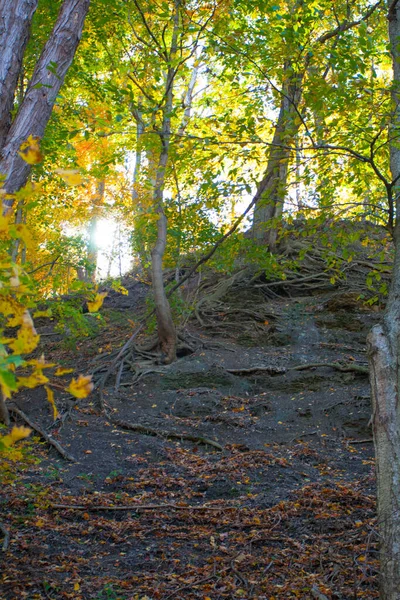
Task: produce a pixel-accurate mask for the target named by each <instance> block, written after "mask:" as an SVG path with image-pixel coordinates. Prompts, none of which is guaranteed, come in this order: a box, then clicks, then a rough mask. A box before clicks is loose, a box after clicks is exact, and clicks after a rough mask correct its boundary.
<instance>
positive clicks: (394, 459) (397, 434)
mask: <svg viewBox="0 0 400 600" xmlns="http://www.w3.org/2000/svg"><path fill="white" fill-rule="evenodd" d="M388 19H389V41H390V48H391V53H392V61H393V79H394V81H393V91H392V99H393V113H392V115H393V116H392V123H391V127H390V139H392V140H393V139H397V140H398V136H399V133H400V49H399V39H400V5H398V4H397V0H395V1H394V2H392V1H390V2H389V13H388ZM390 167H391V173H392V181H393V191H394V196H395V198H396V223H395V228H394V244H395V259H394V264H393V275H392V283H391V288H390V291H389V297H388V303H387V307H386V311H385V314H384V318H383V323H382V324H381V325H377V326H375V327H374V328H373V329H372V331H371V333H370V335H369V336H368V355H369V363H370V371H371V375H370V376H371V392H372V408H373V417H372V426H373V432H374V443H375V454H376V476H377V493H378V522H379V530H380V542H381V552H380V556H381V586H380V598H381V600H400V395H399V390H400V185H399V182H400V146H399V144H398V141H396V142H393V141H392V142H391V146H390Z"/></svg>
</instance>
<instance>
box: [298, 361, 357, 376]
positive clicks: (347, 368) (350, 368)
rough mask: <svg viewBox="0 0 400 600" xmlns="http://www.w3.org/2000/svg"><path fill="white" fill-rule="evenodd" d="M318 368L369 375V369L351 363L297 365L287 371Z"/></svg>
mask: <svg viewBox="0 0 400 600" xmlns="http://www.w3.org/2000/svg"><path fill="white" fill-rule="evenodd" d="M319 367H330V368H331V369H336V370H337V371H341V372H342V373H360V374H362V375H369V368H368V367H363V366H362V365H356V364H353V363H340V362H336V363H311V364H306V365H297V366H296V367H290V368H289V369H288V371H306V370H307V369H318V368H319Z"/></svg>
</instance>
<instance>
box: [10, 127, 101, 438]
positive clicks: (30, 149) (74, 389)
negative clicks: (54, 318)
mask: <svg viewBox="0 0 400 600" xmlns="http://www.w3.org/2000/svg"><path fill="white" fill-rule="evenodd" d="M20 150H21V151H20V156H21V157H22V158H23V159H24V160H25V161H26V162H27V163H29V164H31V165H33V164H37V163H38V162H40V161H41V160H42V155H41V152H40V147H39V140H38V139H36V138H33V137H32V136H29V138H28V139H27V141H26V142H25V143H24V144H22V145H21V148H20ZM59 174H60V175H61V176H63V177H64V178H65V180H66V181H67V183H69V184H71V185H76V184H77V183H80V181H81V178H80V175H79V176H78V174H77V173H76V172H75V171H74V172H71V171H68V172H67V171H63V172H62V173H61V172H60V173H59ZM0 192H1V190H0ZM25 192H26V190H25ZM1 196H3V197H4V196H5V194H4V193H3V194H0V197H1ZM24 197H29V193H28V192H26V193H25V195H24ZM3 213H5V211H4V210H3ZM12 218H13V216H12V211H8V212H7V214H2V215H1V216H0V390H1V393H2V396H3V399H4V400H7V399H10V398H11V396H12V394H13V393H15V392H17V391H18V390H20V389H21V388H28V389H32V388H36V387H39V386H44V387H45V390H46V393H47V400H48V402H49V403H50V405H51V407H52V411H53V417H54V419H56V418H57V416H58V410H57V406H56V403H55V399H54V391H53V390H52V388H51V385H52V384H51V381H50V377H48V376H47V375H45V374H44V370H45V369H52V368H54V367H57V365H56V364H55V363H51V362H46V361H45V359H44V357H43V356H42V357H41V358H39V359H37V358H30V357H29V355H31V354H32V352H34V351H35V350H36V349H37V347H38V344H39V341H40V336H39V335H38V333H37V332H36V329H35V325H34V322H33V319H32V316H31V312H30V310H31V308H32V307H33V305H34V302H33V298H32V296H33V292H32V287H31V283H30V279H29V277H28V276H27V274H26V273H25V272H24V270H23V268H22V267H21V266H19V265H17V264H16V263H14V262H13V261H12V259H11V252H10V248H11V247H12V245H13V243H15V241H16V240H22V241H23V242H24V244H25V245H26V246H27V247H29V246H30V244H31V243H32V236H31V234H30V231H29V228H28V227H27V226H26V225H24V224H15V223H13V222H12ZM104 297H105V294H97V295H96V298H95V299H94V302H93V308H94V309H95V310H98V309H99V308H100V306H101V304H102V303H103V300H104ZM34 315H35V316H36V317H38V316H41V317H43V316H51V314H49V312H48V311H37V312H36V313H34ZM5 333H7V335H5ZM21 369H23V372H22V374H20V370H21ZM67 372H70V370H69V369H62V368H57V369H56V370H55V373H54V375H55V376H62V375H64V374H65V373H67ZM64 389H65V391H67V392H68V393H70V394H71V395H72V396H74V397H75V398H85V397H86V396H88V395H89V394H90V392H91V391H92V389H93V384H92V382H91V378H90V377H85V376H83V375H80V376H79V377H78V378H77V379H72V381H71V382H70V384H69V385H68V386H67V387H65V388H64ZM29 433H30V429H27V428H26V427H14V428H13V429H12V431H11V432H10V433H9V434H7V435H3V436H0V450H4V449H7V448H9V447H11V446H13V445H14V444H15V443H16V442H17V441H19V440H21V439H24V438H26V437H27V436H28V435H29Z"/></svg>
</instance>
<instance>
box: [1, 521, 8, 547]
mask: <svg viewBox="0 0 400 600" xmlns="http://www.w3.org/2000/svg"><path fill="white" fill-rule="evenodd" d="M0 531H1V533H2V534H3V535H4V540H3V545H2V547H1V549H2V551H3V552H7V550H8V546H9V544H10V532H9V530H8V529H7V527H6V526H5V525H3V523H0Z"/></svg>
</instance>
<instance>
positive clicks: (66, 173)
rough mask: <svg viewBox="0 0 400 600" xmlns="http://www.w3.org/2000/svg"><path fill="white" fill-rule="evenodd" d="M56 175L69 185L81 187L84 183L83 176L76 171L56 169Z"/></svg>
mask: <svg viewBox="0 0 400 600" xmlns="http://www.w3.org/2000/svg"><path fill="white" fill-rule="evenodd" d="M56 173H57V175H59V176H60V177H61V178H62V179H64V181H65V183H66V184H67V185H71V186H73V185H79V184H80V183H82V181H83V177H82V175H81V174H80V173H79V171H77V170H76V169H56Z"/></svg>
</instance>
